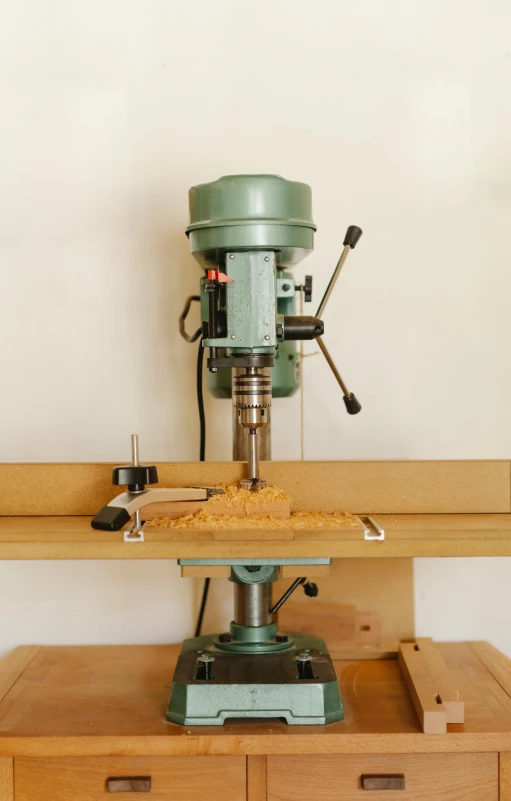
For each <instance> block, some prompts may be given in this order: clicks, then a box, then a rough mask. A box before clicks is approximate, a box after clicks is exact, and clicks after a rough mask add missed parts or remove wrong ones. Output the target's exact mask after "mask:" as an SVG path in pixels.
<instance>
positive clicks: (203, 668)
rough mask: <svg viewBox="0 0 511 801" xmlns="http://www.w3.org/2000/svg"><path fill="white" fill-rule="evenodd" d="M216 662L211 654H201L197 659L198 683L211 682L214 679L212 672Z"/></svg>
mask: <svg viewBox="0 0 511 801" xmlns="http://www.w3.org/2000/svg"><path fill="white" fill-rule="evenodd" d="M214 661H215V657H214V656H212V655H211V654H201V655H200V656H199V657H197V665H198V669H197V675H196V676H195V680H196V681H211V680H212V679H213V676H212V674H211V670H212V667H213V662H214Z"/></svg>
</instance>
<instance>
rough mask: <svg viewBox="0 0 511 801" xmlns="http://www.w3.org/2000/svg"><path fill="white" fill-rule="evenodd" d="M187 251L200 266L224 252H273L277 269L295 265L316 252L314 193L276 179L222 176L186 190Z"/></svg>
mask: <svg viewBox="0 0 511 801" xmlns="http://www.w3.org/2000/svg"><path fill="white" fill-rule="evenodd" d="M189 203H190V224H189V226H188V228H187V229H186V234H187V236H188V239H189V241H190V250H191V252H192V254H193V256H194V258H195V259H196V260H197V261H198V262H199V264H200V265H201V267H203V268H204V269H207V268H208V267H210V266H212V265H213V266H218V265H219V264H221V263H222V262H223V260H224V257H225V253H226V252H228V251H242V250H255V251H257V250H273V251H275V253H276V265H277V268H279V267H291V266H292V265H294V264H298V262H299V261H301V260H302V259H303V258H305V256H307V255H308V254H309V253H310V252H311V250H313V248H314V231H315V230H316V226H315V224H314V220H313V219H312V193H311V188H310V186H308V185H307V184H304V183H301V182H299V181H287V180H285V178H282V177H281V176H280V175H224V176H223V177H222V178H219V179H218V180H217V181H213V182H211V183H207V184H198V185H197V186H192V188H191V189H190V191H189Z"/></svg>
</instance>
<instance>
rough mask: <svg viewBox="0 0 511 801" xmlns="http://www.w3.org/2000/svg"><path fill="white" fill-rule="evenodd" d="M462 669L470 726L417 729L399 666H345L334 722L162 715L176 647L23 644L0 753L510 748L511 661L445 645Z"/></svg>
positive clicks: (11, 663) (3, 678)
mask: <svg viewBox="0 0 511 801" xmlns="http://www.w3.org/2000/svg"><path fill="white" fill-rule="evenodd" d="M439 647H440V648H441V651H442V653H443V656H444V659H445V660H446V661H447V662H448V663H449V664H451V665H452V664H453V663H455V664H456V665H457V666H458V668H459V670H460V671H461V676H462V681H461V686H460V689H461V692H462V694H463V697H464V699H465V702H466V706H465V720H466V722H465V724H463V725H461V724H459V725H451V726H449V727H448V728H449V731H448V733H447V734H446V735H424V734H422V733H421V731H420V727H419V722H418V720H417V717H416V714H415V711H414V707H413V705H412V701H411V699H410V697H409V694H408V691H407V688H406V685H405V683H404V681H403V678H402V675H401V672H400V668H399V664H398V662H397V661H396V660H385V661H383V660H382V661H365V662H337V663H336V668H337V672H338V677H339V682H340V687H341V694H342V698H343V702H344V706H345V720H344V721H342V722H340V723H335V724H331V725H329V726H296V727H295V726H287V725H286V724H285V723H281V722H280V721H275V720H272V721H260V722H242V721H239V722H238V721H232V722H230V723H229V724H228V725H225V726H223V727H194V728H190V727H181V726H177V725H174V724H171V723H167V721H166V720H165V712H166V708H167V703H168V697H169V694H170V686H171V679H172V674H173V671H174V666H175V662H176V658H177V654H178V651H179V647H178V646H165V645H160V646H109V647H106V646H98V647H41V648H36V647H33V648H31V647H25V648H19V649H17V650H15V651H13V652H12V653H11V654H10V655H8V656H7V657H5V658H4V659H3V660H0V699H3V700H0V756H15V757H16V756H23V755H25V756H95V755H97V756H99V755H119V756H121V755H139V756H140V755H153V756H159V755H160V756H164V755H171V754H176V755H197V754H250V755H252V754H305V753H306V754H326V753H337V754H340V753H343V754H349V753H359V752H360V753H374V754H377V753H401V754H403V753H441V752H443V753H447V752H458V753H460V752H467V753H471V752H473V753H475V752H482V751H499V750H500V751H511V697H510V696H511V661H510V660H508V659H507V658H506V657H504V656H502V655H501V654H500V653H499V652H498V651H496V650H495V649H493V648H492V647H491V646H489V645H487V644H485V643H473V644H468V643H458V644H444V645H442V646H439Z"/></svg>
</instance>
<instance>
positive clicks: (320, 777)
mask: <svg viewBox="0 0 511 801" xmlns="http://www.w3.org/2000/svg"><path fill="white" fill-rule="evenodd" d="M367 774H372V775H374V776H378V775H379V776H380V777H382V778H383V777H384V776H385V775H388V774H393V775H399V774H404V784H405V790H404V791H402V792H398V793H397V795H396V793H395V792H392V791H388V792H385V791H383V792H379V793H378V792H377V793H376V795H375V796H374V798H375V799H379V798H381V799H393V798H394V796H395V798H396V799H402V800H403V801H498V795H499V787H498V764H497V754H451V755H446V754H444V755H440V754H439V755H437V756H424V755H409V754H406V755H405V754H402V755H399V756H380V757H375V756H372V755H367V756H360V755H358V754H356V755H348V756H344V757H343V758H342V759H337V758H336V757H335V756H317V757H297V756H270V757H268V801H297V799H299V800H300V801H301V800H302V799H310V798H315V799H321V801H355V799H357V798H360V799H362V798H366V796H367V792H366V791H364V790H363V789H362V782H361V777H362V776H363V775H367ZM367 797H368V798H372V797H373V796H370V795H369V796H367Z"/></svg>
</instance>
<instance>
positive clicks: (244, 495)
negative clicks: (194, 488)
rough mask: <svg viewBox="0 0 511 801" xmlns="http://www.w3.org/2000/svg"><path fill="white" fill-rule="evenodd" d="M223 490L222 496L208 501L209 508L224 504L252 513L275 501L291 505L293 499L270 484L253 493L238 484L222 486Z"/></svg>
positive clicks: (213, 496)
mask: <svg viewBox="0 0 511 801" xmlns="http://www.w3.org/2000/svg"><path fill="white" fill-rule="evenodd" d="M219 486H220V487H221V489H223V491H224V492H223V494H222V495H212V496H211V498H210V499H209V501H208V506H214V505H215V504H222V506H232V507H235V506H236V507H238V508H239V507H240V506H241V507H242V508H243V510H244V511H245V512H247V514H248V513H250V512H251V511H255V510H256V509H257V507H260V506H261V504H264V503H273V502H274V501H287V502H288V503H291V498H290V497H289V495H286V493H285V492H284V490H281V489H279V488H278V487H274V486H273V485H272V484H268V485H267V486H266V487H263V488H262V489H260V490H258V491H257V492H252V491H251V490H248V489H242V487H240V486H239V485H238V484H220V485H219Z"/></svg>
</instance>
